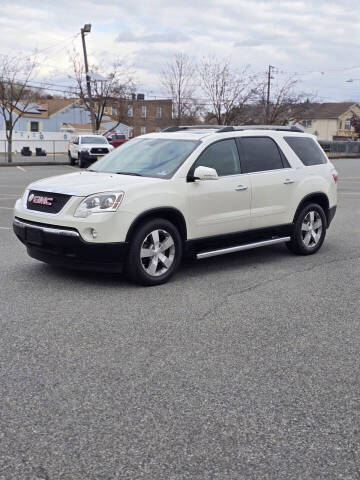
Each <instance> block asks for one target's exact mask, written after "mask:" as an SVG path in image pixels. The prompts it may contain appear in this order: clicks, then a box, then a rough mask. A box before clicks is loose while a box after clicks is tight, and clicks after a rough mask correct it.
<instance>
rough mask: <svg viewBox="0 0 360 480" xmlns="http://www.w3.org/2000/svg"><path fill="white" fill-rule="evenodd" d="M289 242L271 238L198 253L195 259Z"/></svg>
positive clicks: (283, 238) (288, 238)
mask: <svg viewBox="0 0 360 480" xmlns="http://www.w3.org/2000/svg"><path fill="white" fill-rule="evenodd" d="M290 240H291V239H290V237H280V238H272V239H271V240H263V241H262V242H254V243H245V244H244V245H237V246H235V247H229V248H220V249H219V250H210V251H209V252H202V253H198V254H197V255H196V258H197V259H198V260H201V259H202V258H209V257H216V256H217V255H225V254H226V253H233V252H241V251H242V250H250V249H251V248H258V247H266V246H268V245H275V244H276V243H283V242H289V241H290Z"/></svg>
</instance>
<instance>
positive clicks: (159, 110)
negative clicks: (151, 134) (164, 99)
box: [156, 107, 162, 118]
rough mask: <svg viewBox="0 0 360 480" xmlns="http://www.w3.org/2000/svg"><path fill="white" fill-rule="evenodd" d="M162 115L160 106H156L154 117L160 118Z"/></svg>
mask: <svg viewBox="0 0 360 480" xmlns="http://www.w3.org/2000/svg"><path fill="white" fill-rule="evenodd" d="M161 116H162V108H161V107H156V118H161Z"/></svg>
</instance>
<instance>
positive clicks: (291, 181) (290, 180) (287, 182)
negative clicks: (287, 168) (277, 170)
mask: <svg viewBox="0 0 360 480" xmlns="http://www.w3.org/2000/svg"><path fill="white" fill-rule="evenodd" d="M290 183H295V180H292V179H291V178H287V179H286V180H285V181H284V185H289V184H290Z"/></svg>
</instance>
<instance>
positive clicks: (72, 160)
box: [68, 152, 75, 165]
mask: <svg viewBox="0 0 360 480" xmlns="http://www.w3.org/2000/svg"><path fill="white" fill-rule="evenodd" d="M68 156H69V162H70V165H75V160H74V159H73V158H72V156H71V153H70V152H68Z"/></svg>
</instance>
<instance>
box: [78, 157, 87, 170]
mask: <svg viewBox="0 0 360 480" xmlns="http://www.w3.org/2000/svg"><path fill="white" fill-rule="evenodd" d="M78 157H79V168H85V167H86V165H85V161H84V159H83V158H82V155H81V154H79V155H78Z"/></svg>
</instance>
